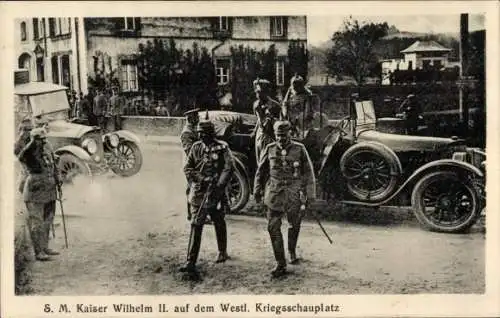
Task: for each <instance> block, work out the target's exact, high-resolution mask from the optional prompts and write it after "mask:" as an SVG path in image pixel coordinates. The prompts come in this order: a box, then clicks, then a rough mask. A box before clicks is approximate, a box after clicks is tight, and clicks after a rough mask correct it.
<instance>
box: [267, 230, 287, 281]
mask: <svg viewBox="0 0 500 318" xmlns="http://www.w3.org/2000/svg"><path fill="white" fill-rule="evenodd" d="M269 234H270V236H271V244H272V246H273V252H274V258H275V259H276V262H277V263H278V265H277V266H276V268H275V269H274V270H273V271H272V272H271V275H272V276H273V277H280V276H283V275H285V274H286V258H285V247H284V244H283V236H282V235H281V230H279V231H276V232H275V233H271V232H270V233H269Z"/></svg>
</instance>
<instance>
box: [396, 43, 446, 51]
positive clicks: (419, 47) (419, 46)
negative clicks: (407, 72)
mask: <svg viewBox="0 0 500 318" xmlns="http://www.w3.org/2000/svg"><path fill="white" fill-rule="evenodd" d="M449 51H451V49H448V48H445V47H444V46H442V45H441V44H439V43H437V42H436V41H416V42H415V43H413V44H412V45H410V46H409V47H407V48H406V49H404V50H402V51H401V53H413V52H449Z"/></svg>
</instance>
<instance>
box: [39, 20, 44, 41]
mask: <svg viewBox="0 0 500 318" xmlns="http://www.w3.org/2000/svg"><path fill="white" fill-rule="evenodd" d="M38 31H39V32H40V34H38V39H41V38H44V37H45V18H41V19H39V20H38Z"/></svg>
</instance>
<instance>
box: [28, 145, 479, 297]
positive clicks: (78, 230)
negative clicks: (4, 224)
mask: <svg viewBox="0 0 500 318" xmlns="http://www.w3.org/2000/svg"><path fill="white" fill-rule="evenodd" d="M143 152H144V165H143V168H142V170H141V172H140V174H139V175H136V176H133V177H130V178H126V179H122V178H120V177H115V176H112V175H106V176H101V177H99V178H97V179H96V181H95V182H94V183H93V184H92V185H88V184H86V183H85V182H83V181H79V182H77V183H76V184H75V185H74V186H73V187H72V188H68V189H67V190H66V192H65V196H66V198H67V200H66V202H65V212H66V214H67V220H66V221H67V227H68V234H69V243H70V248H69V249H67V250H66V249H64V248H63V246H64V239H63V236H62V227H61V226H60V225H59V226H58V227H57V228H56V233H57V237H56V239H55V240H54V241H53V242H52V243H51V244H52V246H54V247H56V248H57V249H59V250H60V251H61V252H62V253H61V255H60V256H58V257H57V258H56V259H55V260H54V261H52V262H47V263H42V262H37V263H36V264H35V266H34V273H33V285H32V287H33V290H34V294H39V295H139V294H142V295H146V294H166V295H172V294H188V293H200V294H202V293H210V294H217V293H225V294H303V293H309V294H358V293H362V294H374V293H377V294H379V293H391V294H393V293H482V292H484V255H485V251H484V249H485V240H484V234H483V233H481V232H480V231H473V232H472V233H469V234H464V235H446V234H438V233H431V232H426V231H423V230H421V229H420V228H419V227H418V226H417V225H416V224H415V223H414V222H412V221H408V222H399V223H397V224H385V225H375V226H374V225H367V224H359V223H353V222H347V221H345V222H341V221H339V222H328V223H326V224H325V227H326V229H327V231H328V232H329V233H330V235H331V236H332V238H333V240H334V241H335V242H334V244H333V245H330V244H329V243H328V241H327V240H326V239H325V238H324V237H323V234H322V233H321V230H320V229H319V228H318V226H317V225H316V224H315V223H311V222H305V224H304V225H303V227H302V231H301V234H300V238H299V247H298V254H299V255H300V256H301V257H302V258H303V259H304V262H302V264H300V265H297V266H292V265H290V270H291V271H293V274H292V275H290V276H288V277H286V278H285V279H283V280H277V281H276V280H271V279H270V275H269V271H270V270H271V269H272V267H273V266H274V262H273V256H272V251H271V246H270V242H269V239H268V235H267V231H266V223H265V220H264V219H263V218H260V217H249V216H241V215H230V216H228V217H227V222H228V232H229V233H228V235H229V252H230V254H231V256H232V260H231V261H229V262H227V263H226V264H214V263H213V260H214V259H215V257H216V254H217V248H216V243H215V242H216V241H215V234H214V230H213V227H212V226H211V225H208V226H206V227H205V230H204V234H203V242H202V250H201V253H200V257H199V265H200V270H201V272H202V274H203V276H204V280H203V282H201V283H196V284H195V283H190V282H186V281H183V280H182V279H181V276H180V274H179V273H177V272H176V268H177V267H178V266H179V265H180V264H181V263H182V262H183V261H184V259H185V254H186V246H187V240H188V229H189V225H188V223H187V221H186V217H185V197H184V176H183V175H182V172H181V168H180V166H181V158H182V155H181V151H180V149H179V148H177V147H175V146H153V145H143ZM58 214H59V212H58ZM57 221H58V222H60V218H58V220H57ZM284 224H285V225H286V222H284ZM284 232H286V230H285V231H284Z"/></svg>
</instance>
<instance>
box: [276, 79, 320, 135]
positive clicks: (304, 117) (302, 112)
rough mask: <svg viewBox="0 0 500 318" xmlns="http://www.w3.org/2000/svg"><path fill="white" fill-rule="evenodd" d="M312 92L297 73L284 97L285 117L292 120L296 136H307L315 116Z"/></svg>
mask: <svg viewBox="0 0 500 318" xmlns="http://www.w3.org/2000/svg"><path fill="white" fill-rule="evenodd" d="M312 97H313V95H312V92H311V91H310V90H309V89H307V88H306V87H305V82H304V79H303V78H302V76H299V75H295V76H294V77H292V79H291V85H290V88H289V89H288V91H287V93H286V95H285V98H284V99H283V119H285V120H288V121H290V123H291V125H292V133H293V135H294V137H301V138H303V137H305V134H306V133H307V131H308V130H309V129H310V128H311V125H312V121H313V118H314V116H313V115H314V109H313V98H312Z"/></svg>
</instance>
